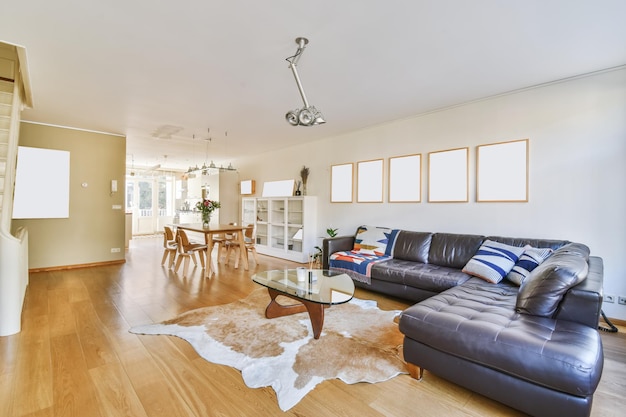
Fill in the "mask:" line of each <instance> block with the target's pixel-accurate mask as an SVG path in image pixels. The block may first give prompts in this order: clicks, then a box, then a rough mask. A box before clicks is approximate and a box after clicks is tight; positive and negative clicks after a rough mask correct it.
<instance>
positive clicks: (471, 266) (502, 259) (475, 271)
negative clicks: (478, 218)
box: [463, 240, 524, 284]
mask: <svg viewBox="0 0 626 417" xmlns="http://www.w3.org/2000/svg"><path fill="white" fill-rule="evenodd" d="M523 253H524V248H523V247H518V246H510V245H506V244H504V243H499V242H495V241H493V240H486V241H484V242H483V244H482V245H481V246H480V248H478V251H477V252H476V253H475V254H474V256H473V257H472V259H470V260H469V262H468V263H467V264H465V266H464V267H463V272H465V273H466V274H469V275H473V276H475V277H478V278H481V279H484V280H485V281H487V282H491V283H493V284H497V283H498V282H500V281H501V280H502V278H504V277H505V276H506V275H507V274H508V273H509V271H511V269H513V266H514V265H515V263H516V262H517V261H518V259H519V257H520V256H521V255H522V254H523Z"/></svg>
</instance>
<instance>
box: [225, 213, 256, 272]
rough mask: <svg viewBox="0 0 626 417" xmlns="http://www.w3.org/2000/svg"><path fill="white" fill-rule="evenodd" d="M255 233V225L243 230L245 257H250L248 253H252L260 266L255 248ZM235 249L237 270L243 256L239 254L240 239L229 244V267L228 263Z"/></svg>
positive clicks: (227, 258)
mask: <svg viewBox="0 0 626 417" xmlns="http://www.w3.org/2000/svg"><path fill="white" fill-rule="evenodd" d="M254 232H255V230H254V224H249V225H247V226H246V227H245V229H243V241H244V245H245V249H246V254H245V256H248V252H252V255H253V256H254V263H256V264H257V265H258V264H259V260H258V259H257V256H256V247H255V243H256V239H255V233H254ZM233 249H234V250H235V268H238V267H239V258H241V255H240V254H239V240H238V239H235V240H232V241H231V242H229V243H228V244H227V252H226V265H228V261H229V260H230V254H231V251H232V250H233Z"/></svg>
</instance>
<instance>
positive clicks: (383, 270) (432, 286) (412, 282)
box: [371, 258, 470, 293]
mask: <svg viewBox="0 0 626 417" xmlns="http://www.w3.org/2000/svg"><path fill="white" fill-rule="evenodd" d="M371 276H372V279H376V280H378V281H386V282H393V283H395V284H401V285H406V286H408V287H413V288H419V289H421V290H425V291H430V292H437V293H439V292H441V291H444V290H447V289H448V288H452V287H456V286H457V285H461V284H462V283H464V282H465V281H467V280H468V279H469V278H470V276H469V275H467V274H465V273H463V272H461V271H460V270H458V269H455V268H448V267H445V266H439V265H433V264H423V263H419V262H413V261H405V260H403V259H395V258H394V259H390V260H388V261H385V262H384V263H380V264H377V265H374V266H373V267H372V275H371Z"/></svg>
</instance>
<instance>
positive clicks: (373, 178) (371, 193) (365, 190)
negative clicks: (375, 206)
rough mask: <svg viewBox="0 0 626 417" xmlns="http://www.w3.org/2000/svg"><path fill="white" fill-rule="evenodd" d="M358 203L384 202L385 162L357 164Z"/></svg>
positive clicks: (374, 161)
mask: <svg viewBox="0 0 626 417" xmlns="http://www.w3.org/2000/svg"><path fill="white" fill-rule="evenodd" d="M356 201H357V203H382V202H383V160H382V159H374V160H371V161H362V162H357V194H356Z"/></svg>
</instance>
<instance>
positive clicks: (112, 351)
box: [0, 238, 626, 417]
mask: <svg viewBox="0 0 626 417" xmlns="http://www.w3.org/2000/svg"><path fill="white" fill-rule="evenodd" d="M161 255H162V247H161V239H159V238H139V239H133V240H132V241H131V248H130V250H129V251H128V252H127V257H126V258H127V262H126V263H125V264H123V265H116V266H105V267H95V268H86V269H76V270H67V271H56V272H40V273H36V274H31V278H30V286H29V288H28V291H27V294H26V300H25V305H24V313H23V330H22V332H21V333H19V334H17V335H14V336H8V337H0V416H2V417H5V416H7V417H8V416H15V417H18V416H19V417H21V416H29V417H44V416H77V417H97V416H102V417H105V416H106V417H115V416H133V417H141V416H163V417H176V416H197V417H201V416H255V417H259V416H275V415H281V414H284V415H286V416H299V417H304V416H311V417H320V416H360V417H361V416H381V417H382V416H414V415H415V416H416V415H419V416H443V415H445V416H452V417H454V416H514V415H520V414H519V413H518V412H516V411H514V410H511V409H509V408H507V407H505V406H503V405H500V404H498V403H496V402H494V401H491V400H489V399H486V398H484V397H481V396H479V395H476V394H473V393H472V392H469V391H467V390H465V389H463V388H460V387H458V386H456V385H453V384H451V383H449V382H447V381H444V380H442V379H440V378H437V377H436V376H435V375H433V374H430V373H428V372H426V374H425V376H424V379H423V380H422V381H416V380H413V379H411V378H410V377H409V376H407V375H402V376H399V377H396V378H393V379H392V380H390V381H387V382H384V383H380V384H367V383H362V384H355V385H346V384H344V383H343V382H341V381H338V380H333V381H326V382H323V383H322V384H320V385H318V386H317V387H316V388H315V389H314V390H313V391H312V392H311V393H309V394H308V395H307V396H306V397H305V398H304V399H303V400H302V401H301V402H300V403H299V404H298V405H296V406H295V407H293V408H292V409H291V410H289V411H288V412H286V413H282V412H281V411H280V409H279V408H278V406H277V405H276V397H275V395H274V392H273V390H272V389H270V388H262V389H250V388H248V387H246V386H245V384H244V383H243V382H242V379H241V375H240V374H239V372H238V371H236V370H234V369H232V368H229V367H226V366H221V365H214V364H211V363H208V362H206V361H205V360H203V359H201V358H200V357H199V356H198V355H197V354H196V353H195V351H194V350H193V349H192V348H191V347H190V346H189V345H188V344H187V343H186V342H185V341H183V340H180V339H177V338H174V337H168V336H140V335H134V334H131V333H129V332H128V329H129V328H130V327H131V326H133V325H138V324H146V323H152V322H156V321H160V320H164V319H167V318H171V317H173V316H175V315H176V314H178V313H182V312H184V311H187V310H190V309H194V308H198V307H203V306H207V305H215V304H224V303H229V302H231V301H234V300H237V299H239V298H242V297H244V296H246V295H247V294H248V293H250V292H251V291H252V290H253V289H254V288H256V285H255V284H254V283H252V282H251V280H250V276H251V274H252V273H254V272H255V271H256V270H267V269H276V268H284V267H288V266H295V265H296V264H293V263H289V262H286V261H282V260H279V259H275V258H270V257H264V256H260V259H259V265H255V264H254V262H251V268H250V271H244V270H243V269H240V270H236V269H234V268H233V266H232V263H231V265H230V266H225V265H223V264H219V266H218V268H219V269H218V273H217V275H216V276H214V277H213V278H212V279H209V280H207V279H204V278H201V272H202V270H201V269H199V268H196V269H193V270H192V273H191V276H190V277H188V278H182V277H181V276H180V274H178V275H177V274H175V273H173V272H172V271H170V270H167V269H166V268H163V267H161V266H160V260H161ZM181 270H182V268H181ZM356 295H357V297H359V298H372V299H375V300H377V301H378V302H379V305H380V307H381V308H383V309H403V308H405V307H407V306H408V304H406V303H404V302H402V301H399V300H394V299H390V298H387V297H383V296H380V295H377V294H373V293H369V292H366V291H362V290H357V294H356ZM625 330H626V329H624V328H621V329H620V332H619V333H617V334H609V333H603V334H602V338H603V342H604V348H605V350H604V351H605V362H604V374H603V377H602V381H601V383H600V387H599V389H598V391H597V392H596V395H595V399H594V406H593V410H592V416H618V415H619V416H622V415H623V413H624V408H625V407H626V400H624V399H623V395H624V393H626V335H625V333H624V331H625ZM329 354H332V352H329Z"/></svg>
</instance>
